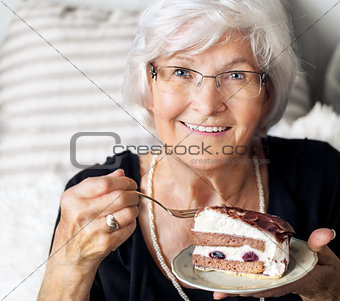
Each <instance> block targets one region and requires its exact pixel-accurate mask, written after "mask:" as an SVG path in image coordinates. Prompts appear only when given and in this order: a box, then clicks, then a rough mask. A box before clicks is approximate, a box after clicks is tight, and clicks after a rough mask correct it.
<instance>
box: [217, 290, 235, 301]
mask: <svg viewBox="0 0 340 301" xmlns="http://www.w3.org/2000/svg"><path fill="white" fill-rule="evenodd" d="M213 296H214V300H221V299H224V298H227V297H233V296H237V295H232V294H226V293H221V292H214V295H213Z"/></svg>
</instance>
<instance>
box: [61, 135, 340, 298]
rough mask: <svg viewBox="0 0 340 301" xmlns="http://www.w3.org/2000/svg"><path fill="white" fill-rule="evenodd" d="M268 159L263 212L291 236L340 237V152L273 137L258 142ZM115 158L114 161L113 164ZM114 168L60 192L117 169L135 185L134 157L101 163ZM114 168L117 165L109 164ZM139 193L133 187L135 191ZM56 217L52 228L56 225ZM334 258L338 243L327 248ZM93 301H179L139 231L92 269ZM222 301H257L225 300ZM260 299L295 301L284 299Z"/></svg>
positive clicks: (89, 172) (200, 294) (193, 292)
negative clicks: (322, 232)
mask: <svg viewBox="0 0 340 301" xmlns="http://www.w3.org/2000/svg"><path fill="white" fill-rule="evenodd" d="M262 142H263V145H264V149H265V152H266V158H267V159H268V160H267V161H268V173H269V174H268V175H269V191H270V196H269V207H268V213H271V214H274V215H277V216H280V217H282V218H283V219H285V220H287V221H288V222H289V223H290V224H291V225H292V226H293V228H294V229H295V231H296V234H295V235H294V237H296V238H299V239H302V240H305V241H306V240H307V239H308V237H309V235H310V234H311V232H312V231H313V230H315V229H317V228H323V227H326V228H331V229H335V230H336V231H337V232H338V233H340V229H339V221H340V153H339V152H338V151H336V150H335V149H334V148H332V147H331V146H330V145H329V144H327V143H324V142H318V141H313V140H307V139H305V140H297V139H293V140H287V139H281V138H275V137H267V138H265V139H263V141H262ZM117 159H119V160H117ZM117 161H119V166H114V168H110V167H107V168H105V169H98V167H100V165H95V166H94V167H93V168H92V169H86V170H83V171H81V172H80V173H79V174H77V175H76V176H75V177H74V178H72V179H71V180H70V181H69V183H68V184H67V186H66V189H67V188H69V187H71V186H73V185H75V184H77V183H79V182H80V181H82V180H83V179H85V178H87V177H94V176H101V175H105V174H108V173H111V172H112V171H114V170H115V169H118V168H122V169H124V171H125V174H126V176H127V177H130V178H132V179H134V180H135V181H136V182H137V184H138V187H139V185H140V167H139V161H138V157H137V155H135V154H132V153H130V152H129V151H126V152H123V153H121V154H119V155H116V156H115V157H109V158H107V161H106V162H105V165H113V164H114V163H115V162H117ZM115 165H117V164H115ZM138 189H139V188H138ZM59 217H60V214H59V216H58V219H57V223H58V222H59ZM329 246H330V248H331V249H332V250H333V251H334V252H335V253H336V254H337V255H338V256H339V254H340V244H337V245H336V244H335V240H334V241H332V242H331V243H330V244H329ZM184 292H185V293H186V294H187V295H188V297H189V298H190V300H200V301H201V300H213V298H212V292H208V291H203V290H198V289H187V288H184ZM91 300H95V301H102V300H107V301H115V300H123V301H125V300H130V301H137V300H140V301H149V300H150V301H151V300H162V301H174V300H178V301H180V300H182V299H181V297H180V296H179V295H178V292H177V290H176V289H175V288H174V287H173V285H172V283H171V282H170V281H169V280H167V278H166V277H165V276H164V275H163V274H162V272H161V271H160V270H159V269H158V267H157V265H156V263H155V262H154V260H153V258H152V257H151V254H150V253H149V251H148V249H147V246H146V244H145V242H144V239H143V236H142V233H141V229H140V227H139V224H138V222H137V228H136V230H135V232H134V233H133V234H132V235H131V236H130V238H129V239H128V240H127V241H126V242H124V243H123V244H122V245H121V246H120V247H119V248H118V249H117V250H116V251H114V252H111V253H110V254H109V255H108V256H107V257H106V258H105V259H104V261H103V262H102V263H101V265H100V266H99V268H98V271H97V274H96V278H95V281H94V284H93V287H92V290H91ZM228 300H258V299H257V298H240V297H238V298H228ZM266 300H290V301H293V300H301V298H300V297H299V296H297V295H292V294H290V295H286V296H283V297H280V298H266Z"/></svg>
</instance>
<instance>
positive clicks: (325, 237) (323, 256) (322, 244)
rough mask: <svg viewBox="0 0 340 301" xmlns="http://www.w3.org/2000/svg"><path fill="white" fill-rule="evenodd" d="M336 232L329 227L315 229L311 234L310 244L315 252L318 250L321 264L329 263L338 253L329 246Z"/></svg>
mask: <svg viewBox="0 0 340 301" xmlns="http://www.w3.org/2000/svg"><path fill="white" fill-rule="evenodd" d="M334 232H335V231H334ZM334 232H333V231H332V230H330V229H327V228H321V229H316V230H314V231H313V232H312V234H311V235H310V236H309V239H308V246H309V247H310V248H311V249H312V250H313V251H314V252H318V258H319V261H318V263H319V264H321V265H322V264H327V263H329V262H330V260H334V258H336V255H335V254H334V253H333V252H332V251H331V249H330V248H328V247H327V244H328V243H329V242H330V241H331V240H332V239H334V237H335V235H334Z"/></svg>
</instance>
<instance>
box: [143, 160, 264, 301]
mask: <svg viewBox="0 0 340 301" xmlns="http://www.w3.org/2000/svg"><path fill="white" fill-rule="evenodd" d="M156 159H157V155H154V156H153V157H152V160H151V163H150V169H149V175H148V181H147V195H149V196H151V197H153V175H154V171H155V166H156V164H157V163H156ZM252 159H253V163H254V170H255V175H256V182H257V189H258V193H259V211H260V212H261V213H265V201H264V193H263V184H262V179H261V173H260V166H259V162H258V159H257V157H256V156H253V158H252ZM148 217H149V228H150V234H151V240H152V245H153V247H154V250H155V252H156V256H157V259H158V262H159V264H160V265H161V267H162V269H163V271H164V272H165V274H166V275H167V276H168V278H169V279H170V280H171V282H172V284H173V286H174V287H175V288H176V289H177V291H178V294H179V295H180V296H181V297H182V299H183V300H185V301H190V299H189V298H188V296H187V295H186V294H185V292H184V291H183V289H182V287H181V286H180V284H179V283H178V281H177V279H176V277H175V275H174V274H173V273H172V272H171V270H170V268H169V267H168V266H167V264H166V262H165V260H164V257H163V255H162V251H161V247H160V245H159V243H158V238H157V235H156V225H155V216H154V204H153V202H152V201H149V202H148ZM260 301H264V298H260Z"/></svg>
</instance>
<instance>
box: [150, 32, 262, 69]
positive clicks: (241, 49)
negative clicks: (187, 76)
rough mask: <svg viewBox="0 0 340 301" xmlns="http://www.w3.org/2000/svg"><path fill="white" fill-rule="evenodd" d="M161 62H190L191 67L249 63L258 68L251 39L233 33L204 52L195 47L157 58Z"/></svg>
mask: <svg viewBox="0 0 340 301" xmlns="http://www.w3.org/2000/svg"><path fill="white" fill-rule="evenodd" d="M157 61H158V62H159V63H160V64H175V65H176V64H188V65H190V66H191V67H194V66H203V65H207V64H208V65H209V64H215V65H218V66H220V67H223V68H227V67H232V66H233V65H249V66H251V67H253V68H254V69H257V63H256V60H255V58H254V55H253V52H252V48H251V45H250V42H249V40H248V39H247V38H246V37H245V35H241V34H237V33H233V34H231V35H230V34H229V35H228V36H227V37H226V36H225V37H223V38H222V39H221V40H220V41H219V42H218V43H216V44H214V45H212V46H211V47H209V48H208V49H206V50H205V51H204V52H202V53H195V50H194V49H190V50H183V51H178V52H175V53H174V54H173V55H171V56H170V57H168V58H163V59H160V60H157Z"/></svg>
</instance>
